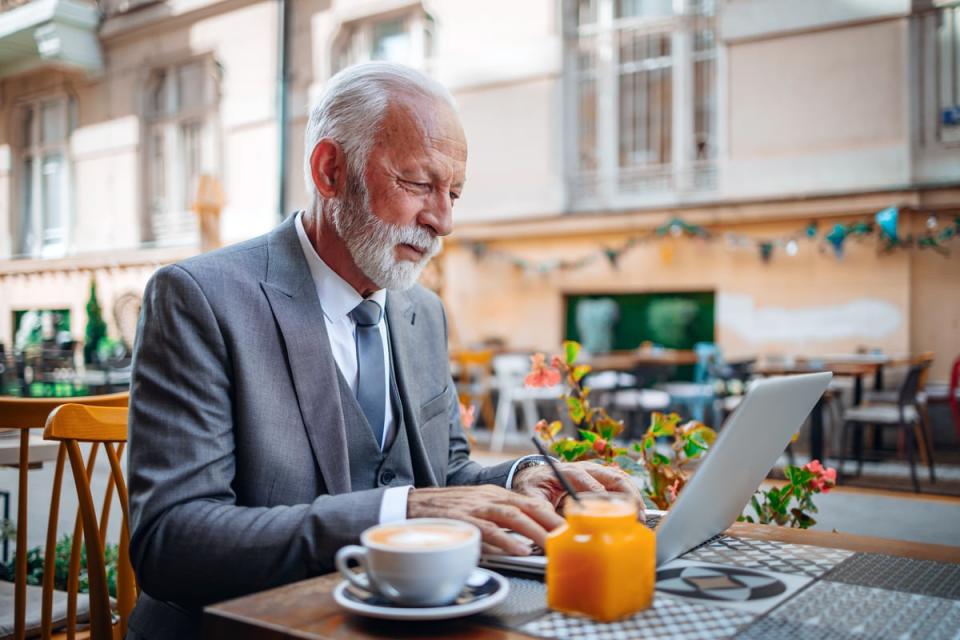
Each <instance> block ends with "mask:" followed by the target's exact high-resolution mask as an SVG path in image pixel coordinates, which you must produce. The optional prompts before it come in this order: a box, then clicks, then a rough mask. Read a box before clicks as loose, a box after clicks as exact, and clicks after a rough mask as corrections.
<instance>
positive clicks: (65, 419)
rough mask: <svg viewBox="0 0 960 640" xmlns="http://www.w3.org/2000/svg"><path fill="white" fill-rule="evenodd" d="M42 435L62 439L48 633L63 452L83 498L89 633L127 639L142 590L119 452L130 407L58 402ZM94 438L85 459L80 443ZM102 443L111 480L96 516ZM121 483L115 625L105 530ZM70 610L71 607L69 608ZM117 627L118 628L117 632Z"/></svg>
mask: <svg viewBox="0 0 960 640" xmlns="http://www.w3.org/2000/svg"><path fill="white" fill-rule="evenodd" d="M43 437H44V438H45V439H47V440H58V441H59V442H60V451H59V453H58V456H57V470H56V476H55V480H54V489H53V491H54V496H53V499H52V500H51V504H50V515H51V517H50V528H49V529H48V531H47V552H46V553H47V555H46V557H45V566H44V572H43V600H44V615H43V630H44V633H45V634H46V633H48V632H49V629H50V624H51V614H50V607H49V606H47V602H48V601H49V600H50V599H51V598H52V592H53V573H54V571H53V559H52V555H51V552H52V548H53V546H54V545H55V544H56V512H57V510H58V508H59V497H60V495H59V494H60V482H61V479H62V476H63V459H64V456H65V455H66V457H68V458H69V459H70V469H71V471H72V472H73V480H74V485H75V487H76V490H77V501H78V503H79V512H80V514H79V520H80V524H81V526H82V531H83V543H84V546H85V548H86V552H87V553H86V559H87V582H88V586H89V594H88V598H89V617H90V637H91V638H92V640H113V639H114V638H116V637H120V638H123V637H124V636H125V635H126V632H127V621H128V620H129V618H130V613H131V612H132V611H133V606H134V604H136V601H137V596H138V595H139V590H138V588H137V583H136V578H135V577H134V573H133V567H132V566H131V564H130V548H129V547H130V532H129V528H128V524H127V523H128V521H129V510H128V508H127V484H126V481H125V480H124V477H123V469H122V467H121V466H120V457H121V456H122V455H123V448H124V446H125V445H126V443H127V408H126V407H92V406H86V405H81V404H65V405H63V406H61V407H58V408H57V409H55V410H54V411H53V413H51V414H50V416H49V417H48V418H47V424H46V427H45V428H44V430H43ZM81 442H85V443H90V444H91V447H90V453H89V454H88V456H87V460H86V461H84V459H83V453H82V452H81V450H80V443H81ZM100 445H102V446H103V449H104V451H105V453H106V455H107V459H108V461H109V462H110V471H111V473H110V480H109V481H108V483H107V490H106V495H105V497H104V501H103V507H102V509H101V513H100V517H99V518H98V517H97V511H96V507H95V505H94V500H93V494H92V492H91V490H90V475H91V472H92V471H93V465H94V462H95V461H96V457H97V449H98V446H100ZM114 488H116V492H117V497H118V498H119V502H120V511H121V513H120V516H121V524H120V543H119V549H118V553H117V571H116V594H117V597H116V603H117V606H116V610H117V625H116V629H115V628H114V621H113V611H112V606H111V602H110V593H109V588H108V582H107V570H106V557H105V553H104V552H105V549H106V544H107V541H106V535H107V525H108V523H109V519H110V505H111V503H112V497H113V496H112V492H113V489H114ZM77 538H78V536H77V535H76V532H75V534H74V549H73V553H72V554H71V557H70V571H71V576H73V575H74V573H75V569H76V570H78V569H79V564H80V554H79V553H78V548H77V547H78V544H77ZM69 584H70V588H69V590H68V597H69V598H70V601H75V599H76V595H77V594H76V581H75V580H73V581H71V582H70V583H69ZM68 612H69V609H68ZM74 625H75V619H71V618H70V616H69V613H68V619H67V626H68V629H69V628H73V627H74ZM115 631H116V633H115Z"/></svg>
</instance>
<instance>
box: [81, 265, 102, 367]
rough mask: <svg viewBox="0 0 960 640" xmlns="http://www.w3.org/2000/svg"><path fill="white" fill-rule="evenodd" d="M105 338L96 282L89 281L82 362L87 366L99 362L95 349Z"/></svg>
mask: <svg viewBox="0 0 960 640" xmlns="http://www.w3.org/2000/svg"><path fill="white" fill-rule="evenodd" d="M106 337H107V323H106V322H104V321H103V311H102V310H101V309H100V301H99V300H97V281H96V279H93V278H91V279H90V298H89V299H88V300H87V331H86V336H85V339H84V342H83V361H84V362H85V363H87V364H94V363H96V362H99V360H98V357H99V355H98V353H97V349H99V348H100V342H101V341H102V340H103V339H104V338H106Z"/></svg>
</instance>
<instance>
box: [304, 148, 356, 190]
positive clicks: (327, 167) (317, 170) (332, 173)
mask: <svg viewBox="0 0 960 640" xmlns="http://www.w3.org/2000/svg"><path fill="white" fill-rule="evenodd" d="M310 175H311V177H312V178H313V184H314V186H315V187H316V188H317V193H319V194H320V196H321V197H323V198H334V197H337V196H338V195H340V194H342V193H343V187H344V184H346V178H347V158H346V155H345V154H344V152H343V148H342V147H341V146H340V145H339V144H338V143H337V141H336V140H334V139H333V138H321V139H320V140H319V141H318V142H317V144H316V145H315V146H314V147H313V152H312V153H311V154H310Z"/></svg>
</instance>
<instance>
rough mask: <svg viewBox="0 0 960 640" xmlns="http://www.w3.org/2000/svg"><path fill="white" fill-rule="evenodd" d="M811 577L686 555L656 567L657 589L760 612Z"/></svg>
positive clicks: (746, 610) (693, 600)
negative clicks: (698, 560) (717, 562)
mask: <svg viewBox="0 0 960 640" xmlns="http://www.w3.org/2000/svg"><path fill="white" fill-rule="evenodd" d="M811 580H813V578H810V577H808V576H803V575H796V574H788V573H775V572H773V571H761V570H756V569H747V568H746V567H738V566H730V565H717V564H706V563H704V562H697V561H695V560H687V559H686V558H683V559H680V560H674V561H673V562H668V563H667V564H665V565H662V566H660V567H657V585H656V589H657V593H658V594H660V593H663V594H668V595H671V596H674V597H677V598H683V599H685V600H688V601H690V602H696V603H698V604H703V605H705V606H709V607H713V606H717V607H724V608H728V609H736V610H738V611H743V612H747V613H754V614H762V613H766V612H767V611H770V610H771V609H773V608H774V607H776V606H777V605H779V604H780V603H781V602H783V601H784V600H786V599H788V598H790V597H792V596H793V595H794V594H795V593H797V591H799V590H800V589H802V588H803V587H805V586H807V585H808V584H809V583H810V581H811Z"/></svg>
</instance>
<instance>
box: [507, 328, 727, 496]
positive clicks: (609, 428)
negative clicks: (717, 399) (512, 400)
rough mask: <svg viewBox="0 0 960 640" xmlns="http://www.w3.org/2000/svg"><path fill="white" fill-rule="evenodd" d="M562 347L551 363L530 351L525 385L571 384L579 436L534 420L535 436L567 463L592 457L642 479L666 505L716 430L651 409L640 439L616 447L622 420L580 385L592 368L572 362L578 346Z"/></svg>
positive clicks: (570, 411) (646, 489)
mask: <svg viewBox="0 0 960 640" xmlns="http://www.w3.org/2000/svg"><path fill="white" fill-rule="evenodd" d="M563 351H564V354H563V357H562V358H561V357H560V356H554V357H553V358H552V359H551V361H550V364H549V365H548V364H547V363H546V357H545V356H544V355H543V354H541V353H538V354H534V356H533V357H532V358H531V360H532V367H531V371H530V374H529V375H528V376H527V378H526V384H527V385H528V386H531V387H550V386H554V385H556V384H559V383H560V382H561V381H563V380H565V381H566V384H567V386H568V388H569V391H568V392H567V393H566V394H565V396H564V399H565V402H566V405H567V413H568V414H569V416H570V419H571V420H572V421H573V423H574V424H575V425H576V426H577V427H578V433H579V435H580V438H579V439H577V438H570V437H565V438H558V436H559V434H560V432H561V431H562V429H563V424H562V423H561V422H560V421H559V420H556V421H554V422H552V423H547V421H546V420H541V421H540V422H539V423H538V424H537V433H538V435H539V436H540V438H541V439H542V440H544V442H545V443H546V444H547V445H548V447H549V449H550V450H551V451H553V453H555V454H557V456H559V457H560V458H561V459H563V460H564V461H566V462H575V461H579V460H595V461H597V462H599V463H601V464H606V465H611V466H617V467H620V468H621V469H623V470H624V471H626V472H627V473H630V474H632V475H637V476H641V477H643V478H645V480H646V482H645V486H644V493H645V494H646V496H647V497H648V498H649V499H650V501H651V502H653V503H654V504H655V505H656V506H657V508H660V509H668V508H669V507H670V505H671V504H672V503H673V502H674V501H675V500H676V498H677V494H678V493H679V492H680V490H681V489H682V488H683V486H684V484H685V483H686V481H687V478H688V477H689V471H688V470H687V469H686V468H685V467H686V465H687V463H688V462H690V461H691V460H695V459H697V458H699V457H701V456H702V455H703V454H704V453H705V452H706V451H707V450H708V449H709V448H710V445H711V444H712V443H713V441H714V439H715V438H716V433H715V432H714V431H713V429H711V428H710V427H708V426H706V425H704V424H702V423H699V422H696V421H690V422H687V423H685V424H683V425H680V424H679V423H680V416H678V415H677V414H675V413H673V414H670V415H664V414H662V413H654V414H653V417H652V420H651V423H650V426H649V427H648V428H647V431H646V433H645V434H644V436H643V439H642V440H640V442H634V443H632V444H630V445H628V446H618V445H617V444H615V443H614V441H613V439H614V438H615V437H616V436H618V435H620V433H621V432H622V431H623V423H622V422H620V421H619V420H614V419H613V418H611V417H610V415H609V414H608V413H607V411H606V409H604V408H602V407H594V406H592V405H591V403H590V388H589V387H585V386H583V385H582V384H581V383H582V381H583V378H584V376H586V375H587V373H589V372H590V366H589V365H586V364H580V365H578V364H576V361H577V357H578V355H579V353H580V345H579V344H578V343H576V342H573V341H570V340H568V341H566V342H564V343H563ZM661 438H667V439H670V441H671V443H670V447H669V449H663V448H661V447H659V446H658V444H657V442H658V440H659V439H661Z"/></svg>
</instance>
